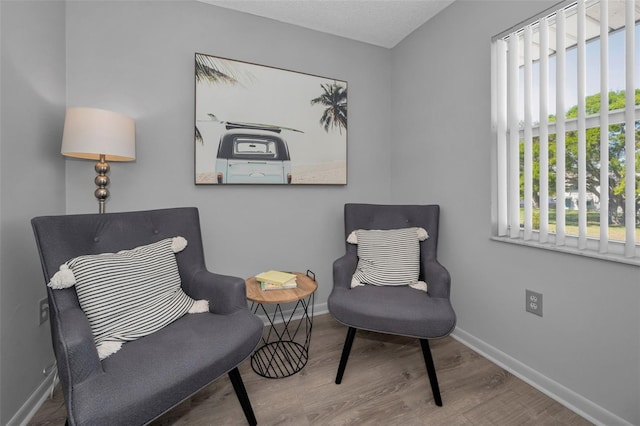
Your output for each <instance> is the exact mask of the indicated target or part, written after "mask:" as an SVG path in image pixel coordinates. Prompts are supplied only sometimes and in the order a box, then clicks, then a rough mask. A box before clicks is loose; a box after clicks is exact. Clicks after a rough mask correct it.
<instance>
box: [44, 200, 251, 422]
mask: <svg viewBox="0 0 640 426" xmlns="http://www.w3.org/2000/svg"><path fill="white" fill-rule="evenodd" d="M31 222H32V226H33V230H34V233H35V238H36V242H37V245H38V250H39V253H40V259H41V262H42V268H43V272H44V280H45V283H48V282H49V281H50V279H51V277H52V276H53V275H54V274H55V273H56V272H57V271H58V268H59V267H60V265H62V264H63V263H65V262H66V261H68V260H69V259H71V258H74V257H76V256H80V255H85V254H99V253H113V252H118V251H120V250H126V249H132V248H134V247H138V246H141V245H146V244H149V243H153V242H156V241H159V240H161V239H165V238H172V237H175V236H178V235H179V236H183V237H184V238H186V240H187V241H188V245H187V247H186V248H185V249H184V250H183V251H181V252H179V253H176V261H177V264H178V272H179V275H180V281H181V285H182V288H183V290H184V292H185V293H186V294H187V295H189V296H191V297H192V298H194V299H205V300H208V301H209V312H208V313H202V314H197V315H190V314H188V315H184V316H182V317H180V318H179V319H178V320H176V321H174V322H172V323H171V324H169V325H168V326H166V327H164V328H162V329H160V330H159V331H156V332H155V333H152V334H150V335H148V336H146V337H142V338H140V339H137V340H134V341H131V342H128V343H126V344H124V345H123V346H122V348H121V349H120V350H119V351H118V352H116V353H114V354H113V355H110V356H108V357H107V358H105V359H103V360H102V361H101V360H100V359H99V357H98V353H97V350H96V346H95V344H94V341H93V336H92V331H91V327H90V324H89V321H88V320H87V317H86V315H85V314H84V312H83V311H82V309H81V308H80V304H79V301H78V296H77V293H76V290H75V288H74V287H71V288H67V289H55V290H53V289H51V288H49V287H47V294H48V299H49V307H50V310H49V312H50V322H51V333H52V340H53V348H54V352H55V356H56V360H57V365H58V372H59V376H60V381H61V383H62V390H63V393H64V399H65V403H66V408H67V415H68V420H67V423H69V424H72V425H82V424H91V425H115V424H128V425H134V424H145V423H148V422H150V421H151V420H153V419H155V418H156V417H158V416H160V415H162V414H163V413H165V412H166V411H168V410H170V409H171V408H173V407H174V406H176V405H177V404H179V403H180V402H181V401H183V400H185V399H187V398H189V397H190V396H191V395H193V394H194V393H196V392H198V391H199V390H201V389H202V388H204V387H205V386H207V385H208V384H210V383H211V382H212V381H214V380H215V379H217V378H218V377H220V376H222V375H224V374H228V375H229V377H230V379H231V383H232V385H233V387H234V390H235V392H236V395H237V397H238V400H239V401H240V404H241V406H242V409H243V411H244V414H245V416H246V418H247V421H248V423H249V424H252V425H255V424H256V419H255V416H254V414H253V410H252V407H251V402H250V401H249V397H248V395H247V393H246V390H245V388H244V384H243V382H242V378H241V376H240V373H239V371H238V365H239V364H240V363H241V362H242V361H243V360H244V359H246V358H247V357H248V356H249V355H250V354H251V353H252V352H253V350H254V349H255V347H256V346H257V344H258V342H259V341H260V337H261V335H262V329H263V324H262V322H261V321H260V320H259V319H258V318H257V317H256V316H255V315H253V314H252V313H251V312H250V311H249V309H248V307H247V302H246V298H245V284H244V280H243V279H240V278H235V277H230V276H223V275H218V274H214V273H211V272H208V271H207V269H206V266H205V261H204V254H203V247H202V240H201V234H200V222H199V216H198V210H197V209H195V208H175V209H165V210H153V211H143V212H127V213H108V214H83V215H68V216H48V217H37V218H34V219H32V221H31Z"/></svg>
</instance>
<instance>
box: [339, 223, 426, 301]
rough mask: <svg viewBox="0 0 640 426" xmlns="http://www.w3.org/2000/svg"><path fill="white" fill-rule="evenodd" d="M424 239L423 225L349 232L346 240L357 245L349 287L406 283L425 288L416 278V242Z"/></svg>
mask: <svg viewBox="0 0 640 426" xmlns="http://www.w3.org/2000/svg"><path fill="white" fill-rule="evenodd" d="M426 238H428V235H427V232H426V231H425V229H424V228H417V227H413V228H403V229H389V230H377V229H371V230H365V229H358V230H356V231H353V232H352V234H351V235H350V236H349V238H348V239H347V241H348V242H350V243H352V244H358V265H357V267H356V271H355V273H354V274H353V279H352V282H351V287H356V286H359V285H363V284H371V285H377V286H401V285H408V286H411V287H415V288H418V289H420V290H424V291H426V284H425V283H423V282H420V281H418V276H419V274H420V241H421V240H424V239H426Z"/></svg>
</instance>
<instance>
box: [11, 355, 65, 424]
mask: <svg viewBox="0 0 640 426" xmlns="http://www.w3.org/2000/svg"><path fill="white" fill-rule="evenodd" d="M57 373H58V370H57V368H55V367H54V368H53V369H52V371H51V372H50V373H49V375H48V376H47V377H45V379H44V380H43V381H42V383H40V385H39V386H38V388H37V389H36V390H35V392H33V393H32V394H31V396H30V397H29V399H27V400H26V401H25V403H24V404H22V407H20V409H19V410H18V412H16V414H15V415H14V416H13V417H12V418H11V420H9V423H7V426H14V425H20V426H26V425H27V424H28V423H29V421H30V420H31V419H32V418H33V416H35V415H36V413H37V412H38V410H39V409H40V407H42V404H44V402H45V401H46V400H47V398H49V396H50V395H51V392H52V391H53V388H54V387H55V386H56V384H57V382H58V380H57V378H58V374H57Z"/></svg>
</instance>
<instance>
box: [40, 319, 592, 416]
mask: <svg viewBox="0 0 640 426" xmlns="http://www.w3.org/2000/svg"><path fill="white" fill-rule="evenodd" d="M346 331H347V330H346V327H344V326H343V325H341V324H339V323H338V322H336V321H335V320H334V319H333V318H331V317H330V316H329V315H320V316H317V317H316V318H315V319H314V323H313V333H312V339H311V350H310V357H309V362H308V363H307V365H306V367H305V368H304V369H303V370H302V371H301V372H300V373H298V374H295V375H293V376H291V377H288V378H285V379H265V378H262V377H260V376H258V375H257V374H255V373H254V372H253V370H251V366H250V364H249V361H248V360H247V361H245V362H244V363H242V364H241V365H240V372H241V374H242V378H243V380H244V383H245V386H246V388H247V392H248V394H249V397H250V398H251V403H252V405H253V410H254V412H255V415H256V418H257V420H258V424H259V425H283V426H284V425H286V426H306V425H385V426H392V425H398V426H400V425H402V426H412V425H447V426H455V425H509V426H510V425H549V426H551V425H554V426H555V425H590V424H591V423H590V422H588V421H586V420H585V419H583V418H582V417H580V416H578V415H577V414H575V413H574V412H572V411H571V410H569V409H568V408H565V407H563V406H562V405H560V404H559V403H557V402H555V401H554V400H552V399H551V398H549V397H547V396H545V395H544V394H542V393H540V392H538V391H537V390H536V389H534V388H533V387H531V386H530V385H528V384H526V383H524V382H523V381H521V380H519V379H518V378H516V377H514V376H513V375H512V374H510V373H508V372H506V371H505V370H503V369H502V368H500V367H498V366H496V365H495V364H493V363H491V362H489V361H488V360H486V359H485V358H483V357H482V356H480V355H478V354H477V353H475V352H473V351H472V350H470V349H469V348H467V347H466V346H464V345H462V344H460V343H459V342H457V341H456V340H454V339H453V338H450V337H447V338H444V339H440V340H435V341H432V342H431V351H432V353H433V358H434V362H435V365H436V370H437V373H438V380H439V384H440V391H441V394H442V400H443V404H444V406H443V407H437V406H436V405H435V404H434V402H433V398H432V394H431V387H430V385H429V379H428V377H427V373H426V369H425V366H424V360H423V358H422V353H421V351H420V345H419V343H418V342H417V340H415V339H410V338H404V337H398V336H388V335H382V334H377V333H370V332H363V331H358V333H357V334H356V339H355V341H354V343H353V348H352V350H351V356H350V357H349V363H348V365H347V368H346V370H345V374H344V377H343V380H342V384H340V385H336V384H335V383H334V380H335V374H336V370H337V366H338V362H339V359H340V354H341V351H342V345H343V343H344V338H345V335H346ZM65 418H66V412H65V408H64V402H63V400H62V395H61V391H60V389H59V387H58V388H57V389H56V390H55V392H54V396H53V398H51V399H48V400H47V401H46V402H45V403H44V405H43V406H42V407H41V408H40V410H38V412H37V413H36V415H35V416H34V418H33V419H32V420H31V422H29V424H30V425H63V424H64V421H65ZM246 424H247V423H246V420H245V417H244V415H243V413H242V409H241V408H240V404H239V403H238V400H237V398H236V395H235V393H234V392H233V389H232V387H231V383H230V381H229V379H228V377H227V376H223V377H221V378H220V379H218V380H217V381H216V382H214V383H213V384H211V385H210V386H209V387H207V388H206V389H204V390H202V391H201V392H199V393H198V394H196V395H195V396H193V397H192V398H191V399H190V400H189V401H186V402H184V403H182V404H181V405H179V406H178V407H176V408H174V409H173V410H172V411H170V412H168V413H166V414H165V415H164V416H162V417H161V418H159V419H157V420H156V421H154V422H153V423H152V425H153V426H167V425H194V426H195V425H203V426H204V425H246Z"/></svg>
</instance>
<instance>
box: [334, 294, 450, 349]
mask: <svg viewBox="0 0 640 426" xmlns="http://www.w3.org/2000/svg"><path fill="white" fill-rule="evenodd" d="M328 307H329V312H331V314H332V315H333V316H334V317H335V318H336V319H337V320H338V321H340V322H341V323H343V324H345V325H347V326H349V327H355V328H359V329H363V330H370V331H376V332H380V333H389V334H398V335H403V336H410V337H416V338H420V339H434V338H439V337H444V336H447V335H448V334H449V333H451V332H452V331H453V329H454V328H455V325H456V315H455V313H454V311H453V307H452V306H451V302H450V301H449V299H447V298H438V297H431V296H430V295H429V294H428V293H424V292H420V291H416V290H414V289H412V288H409V287H407V286H395V287H390V286H372V285H367V286H361V287H356V288H344V287H334V289H333V291H332V292H331V295H330V296H329V300H328Z"/></svg>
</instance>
